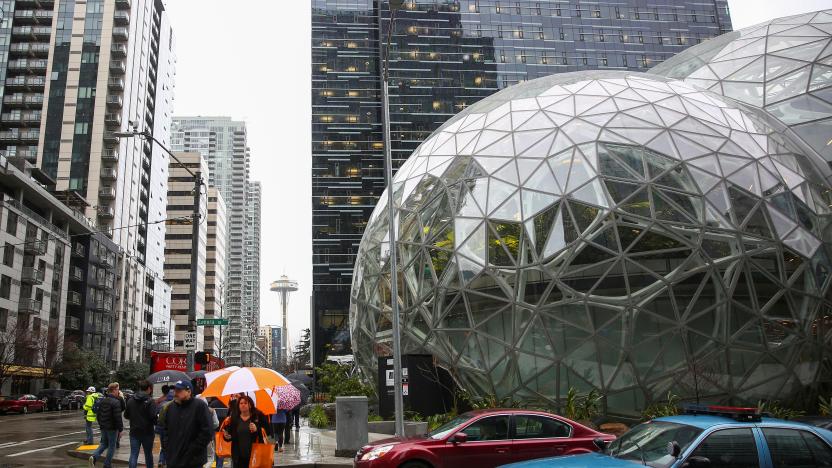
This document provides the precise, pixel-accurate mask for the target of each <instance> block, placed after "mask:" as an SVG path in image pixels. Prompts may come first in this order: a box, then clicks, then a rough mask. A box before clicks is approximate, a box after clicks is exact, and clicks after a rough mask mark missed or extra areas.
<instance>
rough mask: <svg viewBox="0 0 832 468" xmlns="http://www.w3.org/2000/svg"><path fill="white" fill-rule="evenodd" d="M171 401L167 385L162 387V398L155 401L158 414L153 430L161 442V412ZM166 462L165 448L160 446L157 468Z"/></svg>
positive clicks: (171, 394) (171, 397) (162, 436)
mask: <svg viewBox="0 0 832 468" xmlns="http://www.w3.org/2000/svg"><path fill="white" fill-rule="evenodd" d="M171 401H173V392H172V390H171V387H170V386H169V385H162V396H160V397H159V398H157V399H156V408H157V409H158V414H157V417H156V427H155V428H154V429H155V431H156V433H157V434H159V440H160V441H161V440H162V439H164V435H163V433H164V430H165V429H164V428H163V427H162V411H164V409H165V407H166V406H167V405H168V404H169V403H170V402H171ZM166 462H167V459H166V457H165V446H164V445H162V446H161V447H160V448H159V467H160V468H163V467H164V466H165V464H166Z"/></svg>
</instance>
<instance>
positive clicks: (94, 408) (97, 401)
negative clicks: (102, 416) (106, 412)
mask: <svg viewBox="0 0 832 468" xmlns="http://www.w3.org/2000/svg"><path fill="white" fill-rule="evenodd" d="M102 400H104V397H103V396H102V395H98V396H97V397H95V401H93V403H92V414H94V415H96V416H98V410H100V409H101V401H102Z"/></svg>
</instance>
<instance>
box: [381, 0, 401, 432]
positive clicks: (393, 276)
mask: <svg viewBox="0 0 832 468" xmlns="http://www.w3.org/2000/svg"><path fill="white" fill-rule="evenodd" d="M380 4H381V2H379V5H380ZM388 4H389V5H390V28H389V29H388V30H387V46H386V47H385V51H384V62H383V65H382V73H381V106H382V113H383V120H384V122H383V125H384V179H385V182H386V184H387V223H388V228H389V231H388V236H389V238H390V309H391V312H392V314H393V317H392V320H391V323H392V324H391V328H392V330H391V334H392V335H393V408H394V413H395V419H396V435H397V436H398V437H404V400H403V398H402V349H401V328H400V326H401V325H400V324H399V292H398V283H399V281H398V277H399V275H398V270H399V268H398V259H397V255H398V253H397V251H396V207H395V205H394V203H395V201H394V200H395V197H394V196H393V156H392V148H391V142H392V139H391V137H390V92H389V81H390V76H389V75H390V73H389V71H390V41H391V40H392V38H393V31H394V29H393V27H394V25H395V22H396V10H398V9H399V8H401V6H402V0H390V1H389V2H388Z"/></svg>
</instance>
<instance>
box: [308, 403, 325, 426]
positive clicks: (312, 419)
mask: <svg viewBox="0 0 832 468" xmlns="http://www.w3.org/2000/svg"><path fill="white" fill-rule="evenodd" d="M309 425H310V426H312V427H317V428H319V429H325V428H327V427H329V417H328V416H327V415H326V411H324V407H323V406H321V405H315V406H313V407H312V410H311V411H309Z"/></svg>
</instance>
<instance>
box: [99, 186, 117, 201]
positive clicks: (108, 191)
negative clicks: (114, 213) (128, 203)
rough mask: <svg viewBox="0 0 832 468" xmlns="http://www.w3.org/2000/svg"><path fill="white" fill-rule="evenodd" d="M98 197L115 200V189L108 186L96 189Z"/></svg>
mask: <svg viewBox="0 0 832 468" xmlns="http://www.w3.org/2000/svg"><path fill="white" fill-rule="evenodd" d="M98 197H99V198H103V199H105V200H115V198H116V189H115V188H114V187H110V186H104V187H101V188H100V189H98Z"/></svg>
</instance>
